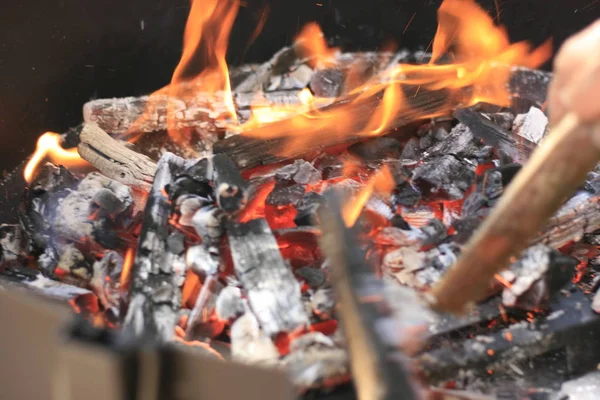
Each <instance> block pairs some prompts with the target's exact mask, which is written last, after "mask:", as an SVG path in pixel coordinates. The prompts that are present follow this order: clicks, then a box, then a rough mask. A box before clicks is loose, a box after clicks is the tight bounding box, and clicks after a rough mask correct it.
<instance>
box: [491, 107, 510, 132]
mask: <svg viewBox="0 0 600 400" xmlns="http://www.w3.org/2000/svg"><path fill="white" fill-rule="evenodd" d="M485 116H486V117H487V118H489V119H490V120H491V121H492V122H494V123H495V124H496V125H498V126H499V127H501V128H502V129H506V130H507V131H510V130H512V127H513V122H514V120H515V115H514V114H513V113H511V112H507V111H505V112H498V113H489V114H485Z"/></svg>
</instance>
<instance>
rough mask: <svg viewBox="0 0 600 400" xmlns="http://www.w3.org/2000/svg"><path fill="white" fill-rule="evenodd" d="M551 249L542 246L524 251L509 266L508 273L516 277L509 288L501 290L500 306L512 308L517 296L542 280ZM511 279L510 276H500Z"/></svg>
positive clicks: (548, 263) (547, 265) (546, 269)
mask: <svg viewBox="0 0 600 400" xmlns="http://www.w3.org/2000/svg"><path fill="white" fill-rule="evenodd" d="M550 252H551V249H550V248H549V247H546V246H544V245H535V246H532V247H529V248H528V249H527V250H525V251H524V252H523V254H522V256H521V258H520V259H519V260H517V261H516V262H515V263H513V264H511V266H510V269H509V270H510V272H511V273H512V274H514V276H516V279H514V281H512V282H511V286H510V287H505V288H504V290H502V304H504V305H505V306H507V307H513V306H514V305H515V304H516V302H517V299H518V298H519V296H521V295H522V294H523V293H525V292H526V291H527V290H528V289H529V288H530V287H531V285H533V284H534V283H535V282H536V281H537V280H538V279H540V278H542V277H543V276H544V274H545V273H546V271H548V267H549V266H550ZM502 276H503V277H505V279H506V278H508V279H511V278H512V276H510V275H502Z"/></svg>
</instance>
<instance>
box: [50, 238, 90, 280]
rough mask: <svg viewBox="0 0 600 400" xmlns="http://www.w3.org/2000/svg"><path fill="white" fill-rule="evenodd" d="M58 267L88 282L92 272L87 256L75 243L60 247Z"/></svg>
mask: <svg viewBox="0 0 600 400" xmlns="http://www.w3.org/2000/svg"><path fill="white" fill-rule="evenodd" d="M58 268H60V269H62V270H64V271H67V272H69V273H71V275H74V276H75V277H77V278H79V279H81V280H83V281H85V282H88V281H89V280H90V279H92V274H91V271H90V268H89V265H88V263H87V261H86V260H85V257H84V256H83V254H82V253H81V251H79V250H78V249H77V248H76V247H75V246H74V245H72V244H67V245H65V246H62V247H61V249H60V257H59V259H58Z"/></svg>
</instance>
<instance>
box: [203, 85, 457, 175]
mask: <svg viewBox="0 0 600 400" xmlns="http://www.w3.org/2000/svg"><path fill="white" fill-rule="evenodd" d="M404 90H405V93H406V95H405V98H406V104H405V107H404V108H403V109H402V110H400V111H399V112H398V113H397V115H396V116H394V117H393V119H392V120H391V121H390V123H389V130H393V129H394V128H399V127H401V126H404V125H407V124H409V123H411V122H414V121H416V120H419V119H421V118H425V117H427V116H431V115H434V114H437V115H439V114H443V113H446V112H449V111H450V110H451V108H452V107H453V106H455V105H456V104H458V99H457V98H455V97H454V96H458V94H452V93H451V92H450V91H448V90H443V89H442V90H432V91H428V90H425V89H418V88H417V87H408V88H405V89H404ZM382 98H383V92H382V91H380V92H377V93H374V94H373V95H370V96H361V97H359V95H356V94H355V95H351V96H349V97H345V98H342V99H339V100H338V101H336V102H334V103H333V104H331V105H329V106H326V107H323V108H321V109H319V110H317V111H315V112H312V113H308V114H304V115H297V116H295V117H293V118H291V119H289V120H283V121H277V122H274V123H272V124H267V125H263V126H260V127H258V128H255V129H252V130H250V131H247V132H244V133H243V134H241V135H237V136H233V137H230V138H228V139H225V140H222V141H219V142H217V143H215V145H214V146H213V151H214V152H215V153H224V154H227V155H228V156H229V157H230V158H231V159H232V160H233V161H234V162H235V163H236V165H237V166H238V167H239V168H242V169H247V168H253V167H256V166H258V165H267V164H273V163H277V162H280V161H284V160H287V159H291V158H297V157H300V156H302V155H305V154H309V153H312V152H316V151H321V150H323V149H325V148H327V147H331V146H337V145H344V144H350V143H354V142H357V141H359V140H361V139H363V138H365V137H366V136H364V131H365V129H366V128H367V125H368V123H369V121H370V120H371V118H372V115H373V113H374V112H375V110H376V109H377V107H378V106H379V105H380V104H381V101H382ZM340 108H344V112H345V113H346V115H347V116H348V118H350V116H351V118H352V124H351V125H350V126H349V127H348V129H347V130H346V131H345V132H343V133H338V128H339V125H340V118H339V117H338V118H327V113H335V112H336V111H338V110H339V109H340ZM297 126H302V127H305V128H304V129H302V130H301V131H298V130H297V128H296V127H297ZM273 132H277V133H278V137H276V138H272V137H273ZM294 136H295V137H296V138H298V137H305V138H310V139H309V140H307V143H304V145H303V146H294V147H290V146H289V141H290V139H294ZM270 137H271V138H270ZM266 138H270V139H266Z"/></svg>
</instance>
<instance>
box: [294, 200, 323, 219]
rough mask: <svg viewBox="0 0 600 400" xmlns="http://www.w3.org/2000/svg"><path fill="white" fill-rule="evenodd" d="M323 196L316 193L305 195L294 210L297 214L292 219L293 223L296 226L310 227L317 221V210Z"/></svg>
mask: <svg viewBox="0 0 600 400" xmlns="http://www.w3.org/2000/svg"><path fill="white" fill-rule="evenodd" d="M322 198H323V196H321V195H320V194H319V193H316V192H308V193H306V194H305V195H304V196H303V197H302V199H301V200H300V202H299V203H298V205H297V206H296V210H298V213H297V214H296V217H294V223H295V224H296V225H297V226H312V225H314V224H315V223H316V221H317V210H318V209H319V207H320V206H321V201H322Z"/></svg>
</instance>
